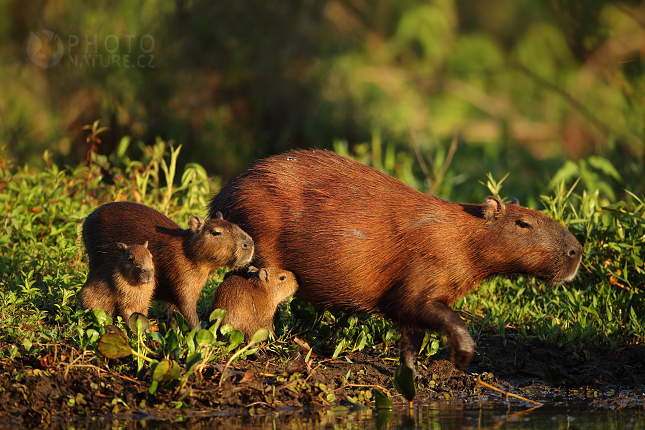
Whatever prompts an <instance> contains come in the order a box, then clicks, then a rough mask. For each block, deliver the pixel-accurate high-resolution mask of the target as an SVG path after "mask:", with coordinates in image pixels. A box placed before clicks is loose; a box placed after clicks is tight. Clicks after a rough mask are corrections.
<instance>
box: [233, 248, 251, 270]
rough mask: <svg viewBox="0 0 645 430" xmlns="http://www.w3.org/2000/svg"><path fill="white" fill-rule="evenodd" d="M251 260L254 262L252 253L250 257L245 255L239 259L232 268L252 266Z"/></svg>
mask: <svg viewBox="0 0 645 430" xmlns="http://www.w3.org/2000/svg"><path fill="white" fill-rule="evenodd" d="M251 260H253V253H252V252H251V253H249V254H248V255H244V256H243V257H242V258H239V259H238V260H237V261H236V262H235V264H234V265H233V267H231V268H232V269H242V268H243V267H246V266H248V265H249V264H251Z"/></svg>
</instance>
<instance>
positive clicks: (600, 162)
mask: <svg viewBox="0 0 645 430" xmlns="http://www.w3.org/2000/svg"><path fill="white" fill-rule="evenodd" d="M587 162H588V163H589V165H590V166H591V167H593V168H595V169H596V170H600V171H601V172H603V173H604V174H606V175H609V176H611V177H612V178H614V179H616V180H618V181H620V179H621V178H620V173H618V170H616V168H615V167H614V165H613V164H611V162H610V161H609V160H607V159H606V158H603V157H599V156H597V155H592V156H590V157H589V158H588V159H587Z"/></svg>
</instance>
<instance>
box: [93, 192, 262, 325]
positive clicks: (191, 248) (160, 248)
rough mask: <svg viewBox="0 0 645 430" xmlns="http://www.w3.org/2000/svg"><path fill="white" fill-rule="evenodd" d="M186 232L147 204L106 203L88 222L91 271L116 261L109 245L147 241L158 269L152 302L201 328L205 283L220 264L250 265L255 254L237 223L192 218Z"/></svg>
mask: <svg viewBox="0 0 645 430" xmlns="http://www.w3.org/2000/svg"><path fill="white" fill-rule="evenodd" d="M188 226H189V228H188V229H186V230H183V229H182V228H180V227H179V226H178V225H177V224H176V223H175V222H173V221H172V220H171V219H170V218H168V217H167V216H165V215H163V214H162V213H160V212H158V211H156V210H154V209H152V208H149V207H147V206H145V205H142V204H138V203H131V202H115V203H108V204H105V205H103V206H101V207H99V208H98V209H96V210H95V211H94V212H92V213H91V214H90V215H88V217H87V218H86V219H85V222H84V223H83V242H84V243H85V248H86V250H87V253H88V256H89V268H90V271H92V270H94V269H95V268H97V267H99V266H101V265H102V264H104V263H105V262H106V261H109V259H111V258H114V256H115V250H114V249H113V247H110V244H111V243H114V242H117V241H120V242H130V243H132V242H136V243H140V242H143V240H149V246H148V248H149V249H150V251H151V253H152V258H153V261H154V265H155V279H156V287H155V293H154V298H153V299H154V300H163V301H165V302H167V303H169V304H170V307H171V310H172V309H177V310H179V312H181V313H182V315H183V316H184V317H185V318H186V320H187V321H188V323H189V324H190V326H191V328H195V327H198V326H199V318H198V316H197V309H196V307H197V299H198V297H199V293H200V291H201V290H202V288H203V287H204V284H205V283H206V279H207V278H208V276H209V275H210V274H212V273H213V272H214V271H215V270H216V269H218V268H219V267H222V266H228V267H231V268H239V267H244V266H246V265H247V264H248V263H249V261H250V260H251V258H252V256H253V249H254V247H253V240H252V239H251V238H250V237H249V235H248V234H246V233H245V232H244V231H242V229H240V228H239V227H238V226H237V225H235V224H232V223H230V222H228V221H225V220H223V219H210V220H207V221H204V220H202V219H201V218H199V217H197V216H194V215H193V216H191V217H190V220H189V222H188Z"/></svg>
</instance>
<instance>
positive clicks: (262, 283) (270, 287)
mask: <svg viewBox="0 0 645 430" xmlns="http://www.w3.org/2000/svg"><path fill="white" fill-rule="evenodd" d="M297 289H298V282H297V281H296V277H295V276H294V275H293V273H291V272H289V271H287V270H280V269H276V268H273V267H271V268H264V269H260V271H259V272H253V273H249V277H248V278H245V277H242V276H239V275H232V276H227V277H226V278H225V279H224V281H223V282H222V283H221V284H220V286H219V287H217V290H216V291H215V296H214V298H213V308H212V309H213V310H215V309H225V310H226V315H225V316H224V319H223V320H222V323H223V324H230V325H232V326H233V328H234V329H235V330H239V331H241V332H242V333H244V339H245V340H246V341H247V342H248V341H249V340H251V338H252V337H253V335H254V334H255V332H256V331H258V330H259V329H260V328H262V327H265V328H267V329H269V330H273V314H274V313H275V311H276V308H277V307H278V305H279V304H280V302H281V301H283V300H284V299H286V298H287V297H289V296H292V295H293V294H294V293H295V292H296V290H297Z"/></svg>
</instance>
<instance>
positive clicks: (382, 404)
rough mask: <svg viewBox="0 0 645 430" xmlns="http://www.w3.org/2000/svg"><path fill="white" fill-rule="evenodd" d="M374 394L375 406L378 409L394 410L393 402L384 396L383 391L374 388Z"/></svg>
mask: <svg viewBox="0 0 645 430" xmlns="http://www.w3.org/2000/svg"><path fill="white" fill-rule="evenodd" d="M372 393H373V394H374V406H376V409H392V408H393V407H394V403H392V400H390V398H389V397H387V396H386V395H385V394H383V393H382V392H381V390H377V389H376V388H374V389H373V390H372Z"/></svg>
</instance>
